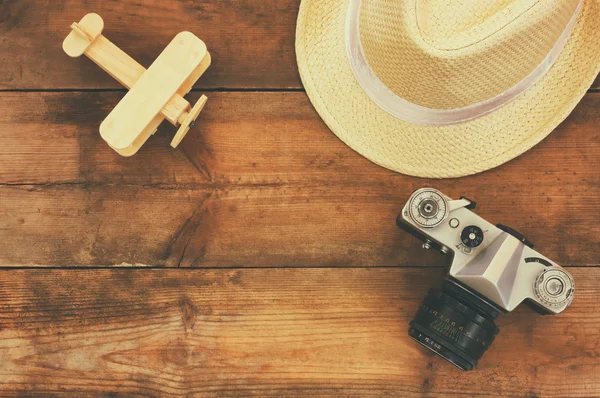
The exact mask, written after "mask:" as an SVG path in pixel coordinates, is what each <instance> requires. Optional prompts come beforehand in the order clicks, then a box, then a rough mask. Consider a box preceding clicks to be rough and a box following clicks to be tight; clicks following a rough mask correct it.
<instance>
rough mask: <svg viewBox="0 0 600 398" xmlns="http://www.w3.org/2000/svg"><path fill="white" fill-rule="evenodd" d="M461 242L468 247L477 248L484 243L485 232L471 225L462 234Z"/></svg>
mask: <svg viewBox="0 0 600 398" xmlns="http://www.w3.org/2000/svg"><path fill="white" fill-rule="evenodd" d="M460 240H461V242H462V243H463V245H465V246H466V247H470V248H471V249H473V248H476V247H477V246H479V245H481V244H482V243H483V230H482V229H481V228H479V227H478V226H476V225H469V226H468V227H465V228H464V229H463V230H462V232H461V233H460Z"/></svg>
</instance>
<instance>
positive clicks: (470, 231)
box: [396, 188, 574, 370]
mask: <svg viewBox="0 0 600 398" xmlns="http://www.w3.org/2000/svg"><path fill="white" fill-rule="evenodd" d="M475 206H476V204H475V202H473V201H471V200H469V199H467V198H464V197H462V198H460V199H458V200H453V199H451V198H449V197H448V196H446V195H444V194H443V193H441V192H439V191H438V190H435V189H432V188H423V189H419V190H417V191H415V192H414V193H413V194H412V195H411V197H410V199H409V200H408V202H407V203H406V205H405V206H404V208H403V209H402V212H401V213H400V214H399V215H398V218H397V220H396V223H397V225H398V226H399V227H401V228H402V229H404V230H406V231H407V232H409V233H411V234H412V235H414V236H416V237H418V238H419V239H421V240H422V241H423V247H424V248H426V249H438V250H440V251H441V252H442V253H444V254H447V255H449V256H451V257H452V260H451V265H450V271H449V277H448V278H447V279H446V281H445V282H444V286H443V288H442V290H436V289H433V290H431V291H430V292H429V295H428V296H427V297H426V298H425V301H424V302H423V304H422V305H421V307H420V308H419V311H418V312H417V316H416V317H415V320H414V321H413V322H411V328H410V330H409V334H410V335H411V337H413V338H415V339H416V340H417V341H419V342H420V343H421V344H423V345H425V346H426V347H428V348H430V349H432V350H433V351H435V352H436V353H438V354H440V355H442V356H443V357H445V358H446V359H448V360H449V361H451V362H452V363H454V364H455V365H456V366H458V367H460V368H461V369H465V370H470V369H472V368H473V367H474V366H475V365H476V364H477V361H478V360H479V358H481V356H482V355H483V353H484V352H485V350H487V347H489V345H490V344H491V342H492V341H493V339H494V337H495V336H496V334H497V333H498V328H497V327H496V326H495V324H494V323H493V321H494V319H495V318H496V317H497V316H498V314H499V313H500V312H507V311H512V310H513V309H515V308H516V307H517V306H518V305H519V304H520V303H521V302H523V301H527V302H529V303H531V304H533V307H534V308H535V309H536V310H538V312H540V313H542V314H558V313H560V312H561V311H563V310H564V309H565V308H566V307H567V306H568V305H569V304H570V303H571V301H572V300H573V293H574V283H573V279H572V277H571V275H570V274H569V273H568V272H567V271H566V270H565V269H564V268H562V267H560V266H559V265H558V264H556V263H555V262H553V261H552V260H550V259H549V258H547V257H545V256H543V255H542V254H540V253H538V252H537V251H535V250H534V249H533V244H532V243H531V242H529V241H528V240H527V239H526V238H525V237H524V236H522V235H521V234H519V233H518V232H516V231H514V230H512V229H511V228H508V227H505V226H503V225H501V224H498V225H496V226H494V225H493V224H491V223H489V222H488V221H486V220H484V219H483V218H481V217H479V216H478V215H477V214H475V213H474V212H473V211H472V210H473V209H474V208H475Z"/></svg>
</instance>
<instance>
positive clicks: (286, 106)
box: [0, 93, 600, 267]
mask: <svg viewBox="0 0 600 398" xmlns="http://www.w3.org/2000/svg"><path fill="white" fill-rule="evenodd" d="M196 94H197V95H199V93H196ZM121 96H122V94H121V93H2V94H0V108H2V109H11V112H7V113H0V140H2V142H3V143H5V145H3V146H2V148H0V196H1V198H2V201H1V202H0V204H1V205H0V209H1V211H2V214H3V216H4V218H3V220H2V223H1V224H0V228H2V229H0V237H1V238H2V239H0V241H1V242H2V245H3V248H4V250H2V252H3V256H2V262H1V263H0V264H1V265H33V264H38V265H56V266H60V265H73V264H80V265H114V264H121V263H123V262H125V263H130V264H132V263H142V264H149V265H158V266H161V265H168V266H176V265H179V264H181V265H182V266H195V267H202V266H272V267H274V266H278V265H280V266H315V267H318V266H323V265H328V266H348V265H352V266H370V265H375V266H377V265H379V266H396V265H410V264H414V263H415V259H418V261H419V264H422V265H423V266H429V265H441V264H444V263H445V261H446V260H444V258H442V257H441V256H440V255H438V254H436V253H426V254H423V252H422V251H421V249H420V247H419V244H418V243H417V242H416V241H415V240H414V239H413V238H412V237H410V236H407V234H404V233H402V232H401V231H399V230H398V229H397V228H396V226H395V224H394V218H395V217H396V215H397V212H398V211H399V210H400V209H401V207H402V205H403V203H404V201H405V200H406V199H407V198H408V196H409V195H410V193H411V192H412V191H413V190H415V189H417V188H419V187H422V186H427V185H430V186H434V187H437V188H439V189H441V190H442V191H443V192H445V193H447V194H449V195H452V196H454V197H458V196H460V195H465V196H468V197H472V198H473V199H474V200H477V201H478V202H479V207H478V209H477V211H478V212H479V214H481V215H482V216H483V217H485V218H487V219H489V220H490V221H492V222H495V223H504V224H506V225H510V226H512V227H513V228H515V229H517V230H520V231H521V232H522V233H523V234H525V235H526V236H528V237H529V238H530V239H531V240H532V241H533V242H534V243H535V244H536V246H537V248H539V250H540V251H541V252H542V253H544V254H545V255H547V256H548V257H550V258H552V259H553V260H555V261H557V262H558V263H561V264H565V265H581V266H586V265H598V264H599V260H598V259H599V258H600V256H598V254H599V253H598V250H596V248H598V247H600V218H599V217H600V202H599V201H598V200H596V199H597V198H598V196H599V195H600V175H599V174H598V172H597V170H598V169H599V166H600V146H599V145H598V142H600V129H599V128H598V126H599V125H600V115H599V114H598V112H597V109H599V108H600V94H599V93H594V94H589V95H587V96H586V98H585V99H584V101H583V102H582V103H581V104H580V106H578V107H577V109H576V111H575V112H574V113H573V115H572V116H571V117H570V118H569V119H568V120H567V121H566V122H565V123H564V124H563V125H561V127H560V128H559V129H558V130H557V131H555V132H554V133H553V134H552V135H551V136H550V137H549V138H548V139H546V140H544V141H543V142H542V143H541V144H540V145H538V146H536V147H535V148H534V149H533V150H532V151H530V152H528V153H527V154H526V155H524V156H521V157H519V158H518V159H516V160H514V161H512V162H510V163H508V164H506V165H504V166H501V167H499V168H497V169H495V170H492V171H489V172H486V173H482V174H479V175H476V176H472V177H466V178H462V179H456V180H440V181H437V180H423V179H416V178H409V177H406V176H402V175H400V174H396V173H393V172H390V171H388V170H384V169H382V168H380V167H378V166H375V165H373V164H372V163H370V162H369V161H368V160H366V159H364V158H362V157H361V156H359V155H358V154H356V153H354V152H353V151H351V150H349V149H348V148H347V147H346V146H345V145H344V144H343V143H341V142H340V141H339V140H338V139H337V138H336V137H335V136H334V135H333V134H332V133H331V132H330V131H329V130H328V129H327V127H326V126H325V125H324V124H323V123H322V122H321V121H320V119H319V118H318V117H317V116H316V113H315V111H314V110H313V109H312V107H311V105H310V103H309V102H308V100H307V98H306V96H305V95H304V94H302V93H215V95H213V98H211V101H210V102H209V104H208V105H207V110H206V112H204V113H203V115H202V117H201V119H200V120H199V121H198V124H197V125H196V127H195V128H194V131H192V132H190V134H188V136H187V137H186V139H185V140H184V141H183V143H182V145H181V146H182V148H183V149H182V150H172V149H170V148H169V147H168V141H169V140H170V138H171V131H172V130H174V128H173V127H172V126H170V125H168V124H167V125H165V126H164V127H163V128H161V131H160V132H159V133H157V134H156V135H155V136H154V137H152V138H151V139H150V140H149V142H148V143H147V144H146V145H145V146H144V148H142V151H141V152H140V153H139V154H138V155H136V156H135V157H134V158H131V159H123V158H121V157H120V156H119V155H118V154H116V153H114V152H113V151H112V150H111V149H110V148H109V147H108V146H107V145H106V144H105V142H104V141H103V140H102V139H101V138H100V136H99V134H98V130H97V126H98V125H99V122H100V121H101V120H102V119H103V117H104V116H105V115H106V114H107V113H108V110H109V109H110V108H111V106H112V105H113V104H114V103H116V102H118V100H119V98H120V97H121ZM169 129H171V130H169ZM42 149H43V150H42ZM135 192H142V193H141V194H140V195H141V196H142V198H144V203H141V204H139V205H137V204H136V203H137V202H138V200H136V199H135V198H132V197H131V195H133V194H134V193H135ZM57 195H59V196H57ZM186 195H189V196H190V197H191V204H189V206H190V207H186V206H188V204H187V203H186V205H185V206H183V207H182V208H180V207H179V203H181V202H182V201H183V200H184V198H186V197H187V196H186ZM205 195H210V200H208V201H207V202H206V209H205V211H203V212H202V213H201V214H199V215H196V216H193V215H192V214H190V213H188V214H186V213H185V211H186V209H188V210H189V209H190V208H191V209H192V210H193V209H194V208H195V207H194V206H197V205H198V202H199V201H200V198H203V197H204V196H205ZM83 198H85V200H83ZM146 198H147V200H146ZM97 201H99V202H103V201H107V202H109V203H111V204H112V205H109V206H107V207H98V208H97V210H96V211H95V212H93V213H87V214H86V213H85V211H83V210H85V208H86V206H87V203H95V202H97ZM131 206H133V209H134V210H133V211H134V213H133V214H134V215H135V216H134V217H129V218H130V219H131V220H133V221H132V222H133V223H134V224H133V225H132V226H131V227H130V228H127V229H124V230H123V229H121V230H116V231H115V230H112V229H111V228H106V229H104V230H103V231H102V236H103V239H97V238H96V237H97V235H98V234H97V228H98V220H99V219H102V220H103V222H104V223H105V226H113V227H114V226H118V225H120V223H122V222H123V219H124V217H125V218H126V217H127V211H128V210H127V208H128V207H131ZM38 208H41V209H45V212H42V213H32V211H35V210H36V209H38ZM65 208H66V209H67V210H64V209H65ZM32 209H33V210H32ZM56 214H60V217H55V215H56ZM23 215H26V217H24V216H23ZM151 217H158V218H157V219H152V218H151ZM162 217H167V219H168V220H169V221H168V222H166V221H164V220H163V219H162ZM169 217H170V218H169ZM22 220H25V222H22ZM160 220H163V221H162V223H161V221H160ZM159 227H160V228H161V232H160V233H159V234H158V235H157V236H156V238H153V239H151V240H149V241H145V242H144V244H143V245H142V246H141V247H136V244H135V240H136V237H137V234H139V233H140V232H147V231H152V228H159ZM136 228H139V229H136ZM149 228H150V229H149ZM167 230H168V231H167ZM111 234H112V235H114V237H115V238H113V237H112V236H111ZM69 236H75V237H77V239H76V240H75V243H73V244H72V251H73V252H74V253H80V252H81V253H84V254H85V255H79V254H72V253H71V251H70V250H71V249H70V248H69V245H68V244H65V239H66V238H65V237H69ZM41 237H43V239H42V238H41ZM116 237H118V239H119V240H122V241H124V242H128V243H127V244H122V245H120V246H118V248H117V250H114V249H112V248H111V246H110V245H111V244H112V243H113V241H114V239H116ZM160 239H165V241H161V240H160ZM171 241H172V245H171ZM86 242H87V243H86ZM89 242H96V249H95V251H92V250H90V249H89Z"/></svg>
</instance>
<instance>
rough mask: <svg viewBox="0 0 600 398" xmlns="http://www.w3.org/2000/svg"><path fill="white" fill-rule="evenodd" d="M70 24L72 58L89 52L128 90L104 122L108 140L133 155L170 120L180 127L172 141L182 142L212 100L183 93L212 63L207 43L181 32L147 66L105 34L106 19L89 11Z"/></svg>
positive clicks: (68, 40) (102, 131)
mask: <svg viewBox="0 0 600 398" xmlns="http://www.w3.org/2000/svg"><path fill="white" fill-rule="evenodd" d="M71 28H72V31H71V33H70V34H69V35H68V36H67V38H66V39H65V41H64V42H63V49H64V51H65V52H66V53H67V54H68V55H69V56H71V57H79V56H81V55H83V54H85V55H86V56H87V57H89V58H90V59H91V60H92V61H94V62H95V63H96V64H97V65H98V66H100V67H101V68H102V69H104V70H105V71H106V72H107V73H108V74H109V75H111V76H112V77H114V78H115V79H116V80H117V81H119V82H120V83H121V84H122V85H124V86H125V87H126V88H128V89H129V92H128V93H127V94H126V95H125V97H124V98H123V99H122V100H121V102H119V104H117V106H116V107H115V108H114V109H113V110H112V112H110V114H109V115H108V116H107V117H106V119H105V120H104V121H103V122H102V124H101V125H100V135H101V136H102V138H103V139H104V140H105V141H106V142H107V143H108V145H110V147H111V148H113V149H114V150H115V151H117V152H118V153H119V154H120V155H122V156H132V155H134V154H135V153H136V152H137V151H138V150H139V149H140V148H141V146H142V145H143V144H144V143H145V142H146V140H147V139H148V138H149V137H150V136H151V135H152V134H154V132H155V131H156V130H157V128H158V126H159V125H160V124H161V123H162V121H163V120H165V119H167V120H168V121H169V122H170V123H171V124H173V125H174V126H180V127H179V130H178V131H177V134H176V135H175V137H174V138H173V141H172V142H171V146H172V147H173V148H175V147H177V145H178V144H179V143H180V142H181V140H182V139H183V137H185V135H186V134H187V132H188V131H189V129H190V127H191V125H193V123H194V121H195V120H196V118H197V117H198V115H199V114H200V112H201V111H202V108H203V107H204V105H205V104H206V101H207V98H206V96H204V95H203V96H202V97H201V98H200V100H198V102H197V103H196V104H195V105H194V107H193V108H192V106H191V105H190V103H189V102H188V101H187V100H186V99H184V98H183V96H184V95H185V94H187V93H188V92H189V91H190V90H191V89H192V87H193V85H194V84H195V83H196V81H198V79H199V78H200V76H202V74H203V73H204V72H205V71H206V70H207V69H208V67H209V66H210V62H211V58H210V54H209V53H208V51H207V49H206V45H205V44H204V42H203V41H202V40H200V39H199V38H197V37H196V36H195V35H193V34H192V33H190V32H181V33H179V34H178V35H177V36H175V38H174V39H173V40H172V41H171V43H170V44H169V45H168V46H167V47H166V48H165V49H164V51H163V52H162V53H161V54H160V55H159V56H158V58H157V59H156V60H155V61H154V63H153V64H152V65H151V66H150V67H149V68H148V70H146V69H145V68H144V67H143V66H142V65H140V64H139V63H137V62H136V61H135V60H134V59H133V58H131V57H130V56H129V55H127V54H126V53H124V52H123V51H122V50H121V49H120V48H118V47H117V46H115V45H114V44H113V43H111V42H110V41H109V40H108V39H107V38H106V37H104V36H102V30H103V29H104V21H103V20H102V18H101V17H100V16H99V15H98V14H93V13H92V14H87V15H86V16H85V17H83V19H82V20H81V21H80V22H79V23H74V24H73V25H71Z"/></svg>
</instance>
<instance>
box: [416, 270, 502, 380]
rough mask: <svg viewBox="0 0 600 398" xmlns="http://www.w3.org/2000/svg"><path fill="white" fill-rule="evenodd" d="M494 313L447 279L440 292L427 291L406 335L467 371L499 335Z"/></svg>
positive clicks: (480, 300) (469, 292)
mask: <svg viewBox="0 0 600 398" xmlns="http://www.w3.org/2000/svg"><path fill="white" fill-rule="evenodd" d="M498 313H499V310H498V308H497V307H495V306H493V305H492V304H490V303H489V302H487V301H486V300H484V298H482V297H480V296H479V295H477V294H476V293H475V292H473V291H470V290H469V289H468V288H465V287H464V286H462V285H458V284H457V283H456V282H454V281H451V280H448V279H447V280H446V281H444V286H443V288H442V290H439V289H430V290H429V294H428V295H427V296H426V297H425V299H424V300H423V302H422V303H421V306H420V307H419V310H418V311H417V314H416V315H415V318H414V320H413V321H412V322H410V328H409V331H408V334H409V335H410V337H412V338H413V339H414V340H416V341H418V342H419V343H420V344H422V345H424V346H425V347H427V348H429V349H430V350H431V351H433V352H435V353H436V354H438V355H440V356H441V357H443V358H445V359H446V360H448V361H449V362H451V363H452V364H454V365H455V366H457V367H458V368H460V369H463V370H471V369H473V367H475V366H476V365H477V362H478V361H479V359H481V357H482V356H483V354H484V353H485V351H486V350H487V349H488V347H489V346H490V344H492V342H493V341H494V338H495V337H496V335H497V334H498V332H499V329H498V327H497V326H496V325H495V324H494V320H495V319H496V317H497V316H498Z"/></svg>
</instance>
